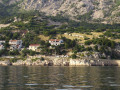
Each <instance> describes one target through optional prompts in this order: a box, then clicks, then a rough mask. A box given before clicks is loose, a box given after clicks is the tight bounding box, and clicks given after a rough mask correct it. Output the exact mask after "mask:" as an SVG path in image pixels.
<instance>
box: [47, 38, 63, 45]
mask: <svg viewBox="0 0 120 90" xmlns="http://www.w3.org/2000/svg"><path fill="white" fill-rule="evenodd" d="M49 43H50V44H51V45H55V46H58V45H61V44H62V43H63V40H62V39H50V40H49Z"/></svg>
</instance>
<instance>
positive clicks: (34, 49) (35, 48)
mask: <svg viewBox="0 0 120 90" xmlns="http://www.w3.org/2000/svg"><path fill="white" fill-rule="evenodd" d="M38 47H40V44H31V45H29V50H33V51H37V50H38Z"/></svg>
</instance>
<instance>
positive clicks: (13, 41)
mask: <svg viewBox="0 0 120 90" xmlns="http://www.w3.org/2000/svg"><path fill="white" fill-rule="evenodd" d="M17 41H18V40H10V42H17Z"/></svg>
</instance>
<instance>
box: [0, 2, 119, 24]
mask: <svg viewBox="0 0 120 90" xmlns="http://www.w3.org/2000/svg"><path fill="white" fill-rule="evenodd" d="M8 1H9V2H8V3H9V5H10V4H14V3H16V2H19V4H18V6H19V7H20V8H21V10H39V11H42V12H45V13H46V15H53V16H55V15H57V14H62V15H63V16H69V17H70V18H72V19H76V20H77V19H78V18H77V17H81V16H82V15H87V17H90V20H88V21H95V20H97V21H98V20H100V22H106V23H112V22H116V23H120V17H119V12H120V2H119V0H8ZM0 3H3V0H0ZM82 18H83V17H82Z"/></svg>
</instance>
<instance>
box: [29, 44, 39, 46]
mask: <svg viewBox="0 0 120 90" xmlns="http://www.w3.org/2000/svg"><path fill="white" fill-rule="evenodd" d="M30 46H40V44H30Z"/></svg>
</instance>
